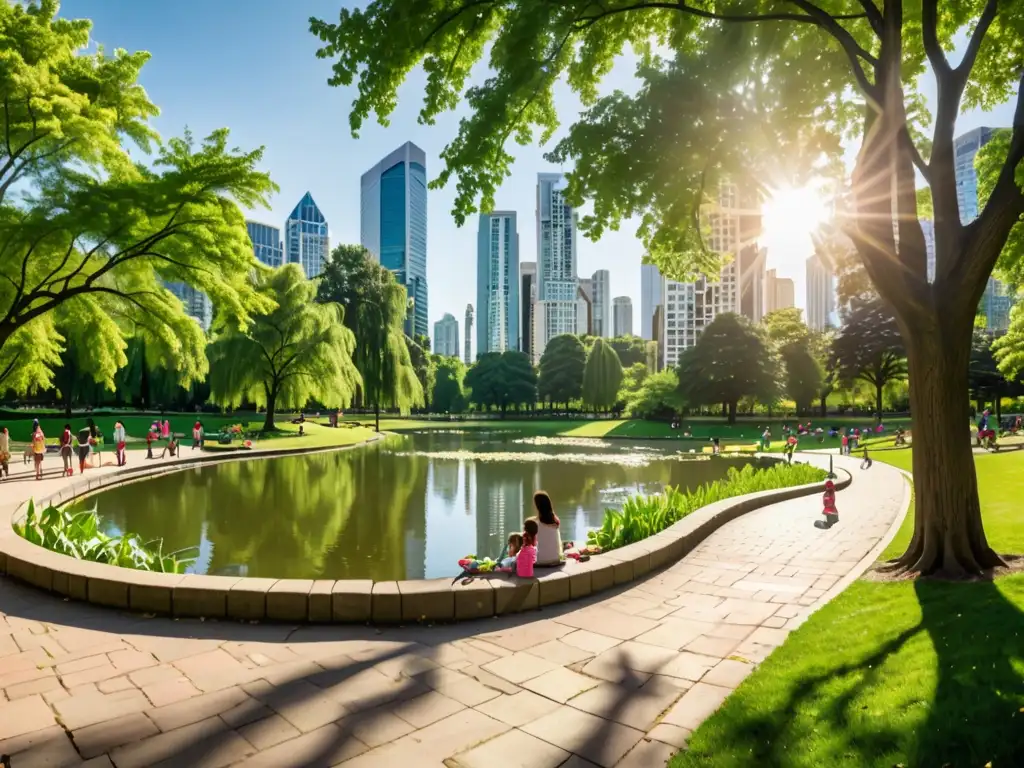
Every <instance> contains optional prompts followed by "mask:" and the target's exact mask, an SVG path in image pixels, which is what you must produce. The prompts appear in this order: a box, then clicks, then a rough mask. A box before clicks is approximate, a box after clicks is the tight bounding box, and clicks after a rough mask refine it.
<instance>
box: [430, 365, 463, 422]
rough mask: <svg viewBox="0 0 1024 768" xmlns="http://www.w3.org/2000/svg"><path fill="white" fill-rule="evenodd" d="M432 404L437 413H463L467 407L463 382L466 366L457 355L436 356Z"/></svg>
mask: <svg viewBox="0 0 1024 768" xmlns="http://www.w3.org/2000/svg"><path fill="white" fill-rule="evenodd" d="M433 366H434V386H433V389H432V391H431V396H430V404H431V407H432V408H433V410H434V411H435V412H437V413H462V411H463V410H464V409H465V407H466V393H465V391H464V386H463V382H464V381H465V378H466V366H465V365H464V364H463V362H462V361H461V360H459V359H458V358H457V357H441V356H435V358H434V362H433Z"/></svg>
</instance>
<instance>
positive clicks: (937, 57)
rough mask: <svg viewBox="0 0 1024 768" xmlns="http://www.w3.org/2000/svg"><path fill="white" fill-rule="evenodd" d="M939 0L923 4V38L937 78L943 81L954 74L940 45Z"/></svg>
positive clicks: (927, 1)
mask: <svg viewBox="0 0 1024 768" xmlns="http://www.w3.org/2000/svg"><path fill="white" fill-rule="evenodd" d="M938 16H939V0H924V2H922V3H921V37H922V39H923V40H924V51H925V54H927V56H928V61H929V62H931V65H932V69H934V70H935V78H936V79H937V80H939V81H941V80H942V79H943V78H946V77H948V76H949V75H951V74H952V72H953V69H952V68H951V67H950V66H949V61H948V60H947V59H946V54H945V53H943V51H942V46H940V45H939V34H938V24H939V19H938Z"/></svg>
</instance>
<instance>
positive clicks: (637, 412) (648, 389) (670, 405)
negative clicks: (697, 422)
mask: <svg viewBox="0 0 1024 768" xmlns="http://www.w3.org/2000/svg"><path fill="white" fill-rule="evenodd" d="M684 404H685V403H684V401H683V399H682V397H680V394H679V374H677V373H676V372H675V370H673V369H671V368H669V369H668V370H665V371H659V372H658V373H652V374H651V375H650V376H648V377H647V378H646V379H644V381H643V384H641V385H640V388H639V389H638V390H637V391H636V392H635V393H633V395H632V396H631V397H630V398H629V400H628V401H627V402H626V412H627V413H628V414H629V415H630V416H632V417H633V418H641V419H655V418H664V417H666V416H670V415H672V414H674V413H676V412H677V411H679V410H680V409H681V408H682V407H683V406H684Z"/></svg>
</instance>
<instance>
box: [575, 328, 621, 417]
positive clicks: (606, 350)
mask: <svg viewBox="0 0 1024 768" xmlns="http://www.w3.org/2000/svg"><path fill="white" fill-rule="evenodd" d="M621 385H622V362H621V361H620V360H619V355H618V353H617V352H616V351H615V349H614V348H613V347H612V345H611V344H609V343H608V342H607V341H605V340H604V339H601V338H598V339H595V340H594V344H593V346H591V348H590V354H588V355H587V364H586V366H585V367H584V369H583V389H582V392H583V402H584V403H585V404H586V405H587V406H589V407H591V408H593V409H594V410H595V411H599V410H604V411H607V410H609V409H611V407H612V406H613V405H615V403H616V401H617V400H618V398H619V387H620V386H621Z"/></svg>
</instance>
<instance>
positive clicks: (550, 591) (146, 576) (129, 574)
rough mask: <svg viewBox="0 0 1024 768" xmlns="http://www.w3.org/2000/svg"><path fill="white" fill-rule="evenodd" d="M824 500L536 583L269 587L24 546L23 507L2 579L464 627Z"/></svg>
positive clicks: (104, 482) (721, 505) (294, 582)
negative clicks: (725, 531)
mask: <svg viewBox="0 0 1024 768" xmlns="http://www.w3.org/2000/svg"><path fill="white" fill-rule="evenodd" d="M291 453H293V452H289V455H291ZM217 460H224V459H222V458H221V457H217ZM208 461H210V459H203V460H200V459H196V460H194V461H190V462H181V463H179V464H176V465H174V466H173V467H172V466H168V467H160V468H158V469H155V470H151V471H149V472H146V471H144V470H135V471H134V472H133V471H125V472H121V473H113V474H110V475H106V476H104V477H100V478H95V479H92V480H82V481H79V482H78V483H75V484H74V485H72V486H71V487H70V488H67V489H65V490H64V491H62V492H61V493H59V494H56V495H55V496H53V497H51V498H49V499H46V500H44V501H42V502H40V504H42V505H44V506H45V505H46V504H47V503H53V504H63V503H67V502H69V501H71V500H72V499H74V498H76V497H78V496H82V495H84V494H88V493H93V492H95V491H97V490H99V489H101V488H105V487H109V486H112V485H118V484H123V483H125V482H132V481H134V480H138V479H142V478H143V477H146V478H148V477H155V476H159V475H163V474H167V473H168V472H175V471H181V470H182V469H187V468H189V467H191V466H194V465H196V464H200V463H207V462H208ZM836 471H837V473H838V475H839V477H838V479H837V481H836V487H837V489H843V488H846V487H847V486H848V485H849V484H850V483H851V482H852V477H851V475H850V474H849V473H848V472H846V471H845V470H841V469H837V470H836ZM820 492H821V484H820V483H811V484H809V485H800V486H794V487H792V488H781V489H778V490H771V491H762V492H759V493H752V494H748V495H746V496H737V497H735V498H731V499H725V500H723V501H720V502H717V503H715V504H711V505H708V506H706V507H702V508H701V509H698V510H697V511H696V512H694V513H692V514H691V515H689V516H687V517H686V518H684V519H683V520H680V521H679V522H678V523H676V524H675V525H673V526H671V527H670V528H668V529H666V530H664V531H662V532H661V533H658V534H656V535H654V536H651V537H650V538H647V539H644V540H643V541H640V542H636V543H635V544H630V545H628V546H625V547H621V548H619V549H615V550H612V551H610V552H605V553H603V554H600V555H596V556H594V557H592V558H591V559H590V560H589V561H588V562H585V563H580V562H576V561H569V562H568V563H566V564H565V565H564V566H563V567H560V568H555V569H538V573H539V574H540V575H539V576H538V577H537V578H534V579H520V578H518V577H516V576H513V575H506V574H491V575H487V576H475V577H473V578H468V579H463V580H458V581H456V582H455V583H453V582H452V579H451V578H444V579H425V580H408V581H378V582H374V581H371V580H352V579H346V580H340V581H334V580H313V579H262V578H246V577H234V576H200V575H196V574H185V575H176V574H175V575H172V574H164V573H151V572H147V571H136V570H132V569H129V568H118V567H116V566H111V565H103V564H100V563H92V562H88V561H84V560H76V559H75V558H72V557H68V556H65V555H60V554H57V553H56V552H51V551H49V550H46V549H43V548H41V547H38V546H36V545H34V544H31V543H29V542H28V541H26V540H25V539H23V538H21V537H20V536H19V535H18V534H17V533H16V532H15V531H14V529H13V527H12V526H11V523H13V521H15V520H17V519H19V518H20V517H21V516H22V515H23V514H24V505H19V507H17V508H16V509H15V510H14V512H13V513H12V514H11V516H10V517H9V518H7V521H6V522H5V524H4V525H3V526H2V528H0V573H2V574H7V575H8V576H11V577H13V578H16V579H19V580H21V581H24V582H27V583H29V584H32V585H34V586H36V587H38V588H40V589H44V590H47V591H49V592H55V593H57V594H59V595H65V596H67V597H70V598H74V599H76V600H84V601H88V602H90V603H95V604H97V605H103V606H108V607H111V608H119V609H122V610H131V611H139V612H144V613H159V614H167V615H173V616H179V617H206V618H220V619H237V620H249V621H260V620H271V621H286V622H305V621H309V622H314V623H326V622H338V623H366V622H373V623H382V624H383V623H410V622H416V621H461V620H465V619H479V618H487V617H490V616H500V615H503V614H508V613H518V612H521V611H528V610H534V609H538V608H541V607H543V606H546V605H553V604H555V603H564V602H567V601H569V600H575V599H577V598H581V597H586V596H587V595H590V594H593V593H596V592H601V591H603V590H606V589H611V588H612V587H615V586H617V585H620V584H625V583H627V582H630V581H633V580H635V579H638V578H642V577H643V576H645V575H646V574H648V573H650V572H651V571H655V570H658V569H660V568H662V567H664V566H667V565H670V564H671V563H674V562H676V561H677V560H680V559H681V558H683V557H684V556H685V555H686V554H687V553H689V552H690V551H691V550H692V549H693V548H694V547H696V546H697V544H699V543H700V542H701V541H703V540H704V539H705V538H707V537H708V536H710V535H711V534H712V533H713V532H714V531H716V530H717V529H719V528H721V527H722V526H723V525H725V524H726V523H727V522H729V521H731V520H734V519H735V518H737V517H739V516H740V515H742V514H744V513H746V512H750V511H752V510H754V509H759V508H761V507H765V506H768V505H770V504H775V503H778V502H781V501H787V500H789V499H794V498H798V497H801V496H808V495H813V494H816V493H820Z"/></svg>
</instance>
